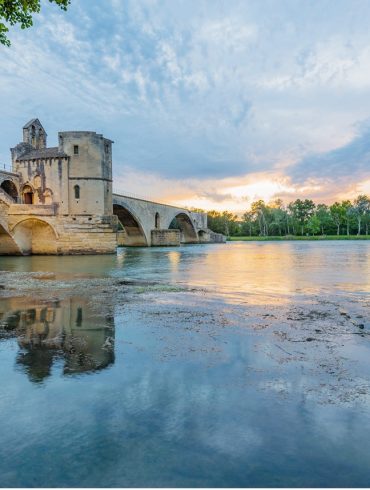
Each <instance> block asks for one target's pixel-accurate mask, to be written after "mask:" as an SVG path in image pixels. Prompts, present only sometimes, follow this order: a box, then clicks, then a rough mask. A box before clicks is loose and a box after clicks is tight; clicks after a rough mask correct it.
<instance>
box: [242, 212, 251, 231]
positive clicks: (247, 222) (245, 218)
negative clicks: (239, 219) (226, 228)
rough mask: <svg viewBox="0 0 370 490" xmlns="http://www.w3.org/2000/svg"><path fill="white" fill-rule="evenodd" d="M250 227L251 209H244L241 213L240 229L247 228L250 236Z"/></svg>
mask: <svg viewBox="0 0 370 490" xmlns="http://www.w3.org/2000/svg"><path fill="white" fill-rule="evenodd" d="M252 228H253V213H252V211H246V212H245V213H244V214H243V223H242V230H244V229H247V230H248V233H249V236H252Z"/></svg>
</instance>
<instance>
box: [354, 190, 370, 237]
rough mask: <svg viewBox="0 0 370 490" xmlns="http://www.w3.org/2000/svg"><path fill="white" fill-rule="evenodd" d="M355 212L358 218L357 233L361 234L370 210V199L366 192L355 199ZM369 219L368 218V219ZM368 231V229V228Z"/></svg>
mask: <svg viewBox="0 0 370 490" xmlns="http://www.w3.org/2000/svg"><path fill="white" fill-rule="evenodd" d="M353 212H354V215H355V216H356V218H357V235H361V225H362V222H363V220H366V218H367V216H368V214H369V212H370V200H369V198H368V197H367V196H365V195H364V194H363V195H361V196H358V197H357V198H356V199H355V200H354V201H353ZM366 221H367V220H366ZM366 231H368V230H366Z"/></svg>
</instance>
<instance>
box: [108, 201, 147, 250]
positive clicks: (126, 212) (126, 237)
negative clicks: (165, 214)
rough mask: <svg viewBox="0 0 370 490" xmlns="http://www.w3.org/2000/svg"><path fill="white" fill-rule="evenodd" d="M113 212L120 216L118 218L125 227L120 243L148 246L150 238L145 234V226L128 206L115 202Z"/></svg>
mask: <svg viewBox="0 0 370 490" xmlns="http://www.w3.org/2000/svg"><path fill="white" fill-rule="evenodd" d="M113 214H115V215H116V216H117V217H118V220H119V222H120V223H121V225H122V227H123V231H122V236H121V237H120V239H119V244H120V245H127V246H131V247H147V246H148V239H147V237H146V235H145V232H144V229H143V226H142V225H141V222H140V220H139V219H138V218H137V217H136V216H135V214H134V213H133V212H132V211H131V210H130V209H129V208H128V206H126V205H125V206H123V205H122V204H113Z"/></svg>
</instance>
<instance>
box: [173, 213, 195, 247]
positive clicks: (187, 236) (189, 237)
mask: <svg viewBox="0 0 370 490" xmlns="http://www.w3.org/2000/svg"><path fill="white" fill-rule="evenodd" d="M168 228H169V229H177V230H180V231H181V235H182V237H181V242H182V243H197V242H198V233H197V231H196V228H195V226H194V223H193V220H192V219H191V217H190V216H189V215H188V214H186V213H184V212H180V213H177V214H176V215H175V216H174V217H173V218H172V221H171V222H170V225H169V227H168Z"/></svg>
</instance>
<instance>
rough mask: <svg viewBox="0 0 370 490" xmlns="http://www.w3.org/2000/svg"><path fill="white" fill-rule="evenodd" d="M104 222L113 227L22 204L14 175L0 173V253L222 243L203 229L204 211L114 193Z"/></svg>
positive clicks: (109, 250)
mask: <svg viewBox="0 0 370 490" xmlns="http://www.w3.org/2000/svg"><path fill="white" fill-rule="evenodd" d="M107 218H109V219H108V221H111V220H112V219H113V218H115V220H116V226H115V227H113V228H112V226H110V224H109V223H108V221H107V223H106V224H104V223H103V224H102V222H101V220H99V221H96V219H95V218H94V217H93V215H87V216H73V215H72V216H60V215H59V212H58V204H57V203H54V204H43V205H40V204H25V203H24V198H22V185H21V183H20V180H19V176H18V175H17V174H16V173H12V172H7V171H1V170H0V255H27V254H76V253H77V254H83V253H112V252H113V251H114V250H115V247H116V245H119V246H144V247H145V246H176V245H180V244H181V243H209V242H215V241H216V242H217V241H218V242H222V241H224V238H223V236H222V235H218V234H215V233H213V232H211V230H209V229H208V228H207V215H206V213H196V212H192V211H189V210H187V209H185V208H179V207H176V206H171V205H167V204H160V203H156V202H152V201H148V200H145V199H139V198H136V197H130V196H125V195H120V194H113V195H112V214H111V216H110V217H109V216H107ZM113 221H114V220H113ZM107 233H109V234H110V236H111V238H110V239H109V248H107V246H106V245H104V244H106V243H107ZM104 247H105V248H104Z"/></svg>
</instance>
